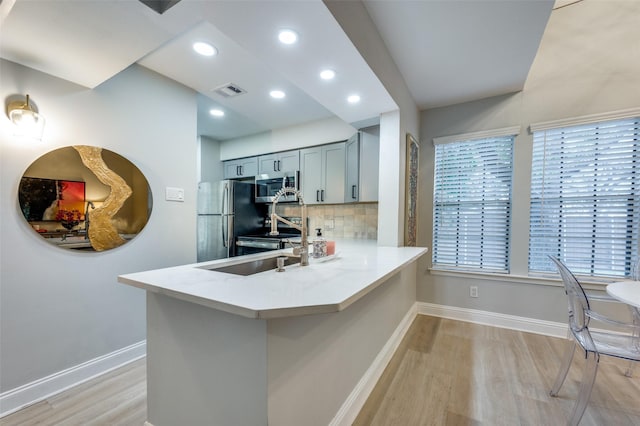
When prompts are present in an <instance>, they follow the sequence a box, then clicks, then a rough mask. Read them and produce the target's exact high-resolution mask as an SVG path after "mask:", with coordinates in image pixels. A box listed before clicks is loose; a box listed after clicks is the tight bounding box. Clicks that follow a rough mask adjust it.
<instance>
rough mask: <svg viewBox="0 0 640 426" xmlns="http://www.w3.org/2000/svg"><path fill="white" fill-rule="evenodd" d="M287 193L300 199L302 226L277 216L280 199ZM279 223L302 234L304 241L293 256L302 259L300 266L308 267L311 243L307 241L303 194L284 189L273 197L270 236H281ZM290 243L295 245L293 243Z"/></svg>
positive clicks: (305, 209) (294, 249) (305, 210)
mask: <svg viewBox="0 0 640 426" xmlns="http://www.w3.org/2000/svg"><path fill="white" fill-rule="evenodd" d="M287 193H290V194H295V195H296V196H297V197H298V204H300V208H301V210H302V211H301V214H300V217H301V219H302V225H296V224H295V223H293V222H291V221H289V220H287V219H285V218H283V217H282V216H278V215H277V214H276V204H278V200H279V199H280V197H282V196H283V195H285V194H287ZM278 221H280V222H282V223H286V224H287V225H289V226H291V227H292V228H295V229H297V230H299V231H300V233H301V234H302V235H301V237H302V240H301V243H300V246H297V247H296V246H294V248H293V254H294V255H295V256H299V257H300V266H307V265H308V264H309V242H308V240H307V206H306V205H305V204H304V200H303V198H302V194H301V193H300V191H298V190H297V189H295V188H288V187H284V188H282V189H280V190H279V191H278V192H276V194H275V196H274V197H273V204H272V205H271V232H270V233H269V234H270V235H278V234H279V232H278ZM289 243H290V244H291V245H293V243H291V242H289Z"/></svg>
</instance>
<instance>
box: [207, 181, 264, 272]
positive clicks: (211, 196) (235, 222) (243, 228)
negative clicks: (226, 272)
mask: <svg viewBox="0 0 640 426" xmlns="http://www.w3.org/2000/svg"><path fill="white" fill-rule="evenodd" d="M254 192H255V185H254V184H253V183H247V182H241V181H234V180H223V181H220V182H201V183H199V184H198V225H197V226H198V228H197V241H198V250H197V251H198V262H204V261H207V260H213V259H223V258H226V257H231V256H235V255H236V247H235V241H236V237H237V236H238V235H247V234H251V233H255V232H256V231H257V230H260V229H262V228H263V225H264V218H265V216H266V214H267V210H268V205H266V204H256V203H255V202H254V200H255V193H254Z"/></svg>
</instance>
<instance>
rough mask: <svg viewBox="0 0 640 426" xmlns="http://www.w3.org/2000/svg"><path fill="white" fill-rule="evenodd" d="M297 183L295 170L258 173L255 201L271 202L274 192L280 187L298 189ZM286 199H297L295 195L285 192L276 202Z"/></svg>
mask: <svg viewBox="0 0 640 426" xmlns="http://www.w3.org/2000/svg"><path fill="white" fill-rule="evenodd" d="M299 185H300V182H299V173H298V172H297V171H294V172H276V173H269V174H261V175H258V176H256V203H271V202H273V199H274V197H275V195H276V193H277V192H278V191H280V190H281V189H282V188H295V189H300V187H299ZM288 201H289V202H290V201H298V197H297V195H295V194H291V193H287V194H285V195H283V196H282V197H280V199H279V200H278V202H288Z"/></svg>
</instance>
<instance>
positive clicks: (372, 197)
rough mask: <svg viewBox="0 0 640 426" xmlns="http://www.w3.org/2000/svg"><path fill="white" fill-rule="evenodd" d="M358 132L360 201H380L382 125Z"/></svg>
mask: <svg viewBox="0 0 640 426" xmlns="http://www.w3.org/2000/svg"><path fill="white" fill-rule="evenodd" d="M358 134H359V135H360V141H359V142H360V147H359V153H360V167H359V175H360V177H359V182H360V188H359V190H358V201H361V202H367V201H378V176H379V169H380V164H379V162H380V126H374V127H368V128H366V129H362V130H361V131H360V132H358Z"/></svg>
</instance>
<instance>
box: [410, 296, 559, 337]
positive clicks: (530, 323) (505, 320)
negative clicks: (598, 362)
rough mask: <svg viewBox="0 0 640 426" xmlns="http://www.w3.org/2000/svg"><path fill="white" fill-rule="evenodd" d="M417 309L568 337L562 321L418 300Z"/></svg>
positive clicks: (450, 316) (478, 322)
mask: <svg viewBox="0 0 640 426" xmlns="http://www.w3.org/2000/svg"><path fill="white" fill-rule="evenodd" d="M416 305H417V311H418V313H419V314H421V315H431V316H434V317H441V318H447V319H454V320H458V321H466V322H472V323H476V324H483V325H490V326H493V327H500V328H508V329H511V330H518V331H526V332H529V333H536V334H543V335H545V336H552V337H561V338H566V337H567V331H568V326H567V324H563V323H560V322H552V321H545V320H539V319H534V318H527V317H519V316H515V315H507V314H500V313H496V312H488V311H479V310H476V309H468V308H458V307H455V306H445V305H436V304H433V303H426V302H416Z"/></svg>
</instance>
